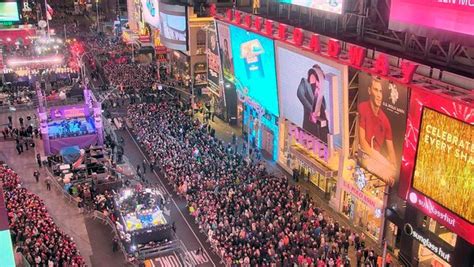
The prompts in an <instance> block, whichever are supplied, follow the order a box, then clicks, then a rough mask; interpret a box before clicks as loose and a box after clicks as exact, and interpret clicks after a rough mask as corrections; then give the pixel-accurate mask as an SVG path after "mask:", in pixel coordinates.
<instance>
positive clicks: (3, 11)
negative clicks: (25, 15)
mask: <svg viewBox="0 0 474 267" xmlns="http://www.w3.org/2000/svg"><path fill="white" fill-rule="evenodd" d="M18 21H20V13H19V11H18V3H17V1H16V0H6V1H5V0H3V1H0V23H1V22H18Z"/></svg>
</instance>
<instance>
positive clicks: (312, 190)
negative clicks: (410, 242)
mask: <svg viewBox="0 0 474 267" xmlns="http://www.w3.org/2000/svg"><path fill="white" fill-rule="evenodd" d="M194 117H195V118H198V119H199V120H200V121H201V122H203V114H201V113H197V114H195V115H194ZM209 124H210V125H211V127H212V128H213V129H215V130H216V137H217V138H218V139H220V140H223V141H225V142H228V143H229V142H231V141H232V133H235V135H236V137H237V150H238V151H239V152H242V151H241V148H242V143H244V142H246V140H244V137H243V136H242V131H241V128H240V127H239V126H231V125H229V124H228V123H226V122H224V121H223V120H221V119H219V118H217V117H215V118H214V122H213V121H209ZM264 160H265V163H266V166H267V170H268V171H269V172H271V173H273V174H274V175H278V176H284V177H287V178H288V180H289V181H290V183H295V182H294V181H293V179H292V175H291V174H289V173H288V172H286V171H285V170H284V169H283V168H282V167H280V166H279V165H278V164H277V163H276V162H274V161H271V160H268V159H264ZM296 184H297V185H299V186H300V187H301V188H302V190H303V192H308V193H309V194H310V195H311V197H312V198H313V200H314V201H315V204H316V205H317V206H318V207H321V208H323V209H324V211H325V212H326V214H328V215H329V216H330V217H331V218H333V219H334V220H335V221H338V222H339V224H340V225H341V226H344V227H345V228H350V229H352V230H353V231H355V232H358V233H361V232H362V229H360V228H359V227H357V226H355V225H353V224H352V223H351V221H350V220H349V219H347V218H346V217H344V216H342V214H340V213H339V212H337V211H335V210H333V209H332V208H331V207H330V206H329V203H328V201H327V200H326V199H323V196H322V194H321V192H319V191H318V189H317V188H316V186H314V185H313V184H312V183H311V182H309V181H304V180H301V179H300V181H299V182H298V183H296ZM365 244H366V247H367V248H369V249H370V248H372V249H374V251H375V253H376V254H377V255H382V253H383V251H382V248H381V247H380V245H379V244H377V243H376V242H375V241H374V240H372V239H371V238H370V237H368V236H367V237H366V239H365ZM387 253H388V252H387ZM349 256H350V259H351V266H355V265H356V262H357V261H356V256H355V250H354V249H353V247H352V249H349ZM392 259H393V261H394V262H392V264H391V265H390V266H402V265H401V264H399V263H398V262H397V260H396V259H397V257H396V256H395V255H393V254H392Z"/></svg>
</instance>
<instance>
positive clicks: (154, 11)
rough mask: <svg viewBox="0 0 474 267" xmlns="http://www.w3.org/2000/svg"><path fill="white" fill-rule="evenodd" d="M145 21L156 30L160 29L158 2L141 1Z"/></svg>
mask: <svg viewBox="0 0 474 267" xmlns="http://www.w3.org/2000/svg"><path fill="white" fill-rule="evenodd" d="M141 3H142V15H143V20H144V21H145V22H146V23H148V24H150V25H151V26H153V27H155V28H159V27H160V13H159V5H158V0H141Z"/></svg>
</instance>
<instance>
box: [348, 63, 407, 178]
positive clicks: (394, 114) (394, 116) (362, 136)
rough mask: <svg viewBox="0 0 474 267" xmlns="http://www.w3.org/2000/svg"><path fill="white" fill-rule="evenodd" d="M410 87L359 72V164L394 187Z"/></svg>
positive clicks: (400, 157) (398, 169) (398, 171)
mask: <svg viewBox="0 0 474 267" xmlns="http://www.w3.org/2000/svg"><path fill="white" fill-rule="evenodd" d="M407 108H408V89H407V87H406V86H404V85H401V84H395V83H392V82H389V81H388V80H386V79H381V78H378V77H373V76H370V75H369V74H367V73H362V72H361V73H359V97H358V106H357V111H358V128H357V136H358V145H359V147H358V152H357V159H358V162H359V164H360V165H361V166H362V167H364V168H365V169H366V170H368V171H369V172H371V173H373V174H375V175H376V176H378V177H379V178H381V179H382V180H383V181H385V182H386V183H387V184H389V185H391V186H393V185H394V184H395V183H396V182H397V181H398V176H399V173H400V162H401V159H402V147H403V140H404V138H403V135H404V133H405V130H406V118H407Z"/></svg>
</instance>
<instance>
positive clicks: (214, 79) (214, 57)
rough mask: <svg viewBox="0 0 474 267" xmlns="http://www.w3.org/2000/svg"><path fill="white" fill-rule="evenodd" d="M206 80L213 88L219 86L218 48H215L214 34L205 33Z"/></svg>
mask: <svg viewBox="0 0 474 267" xmlns="http://www.w3.org/2000/svg"><path fill="white" fill-rule="evenodd" d="M207 67H208V70H207V80H208V82H209V83H212V84H213V85H214V86H216V87H217V86H219V75H220V60H219V47H218V46H217V36H216V32H214V31H208V33H207Z"/></svg>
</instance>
